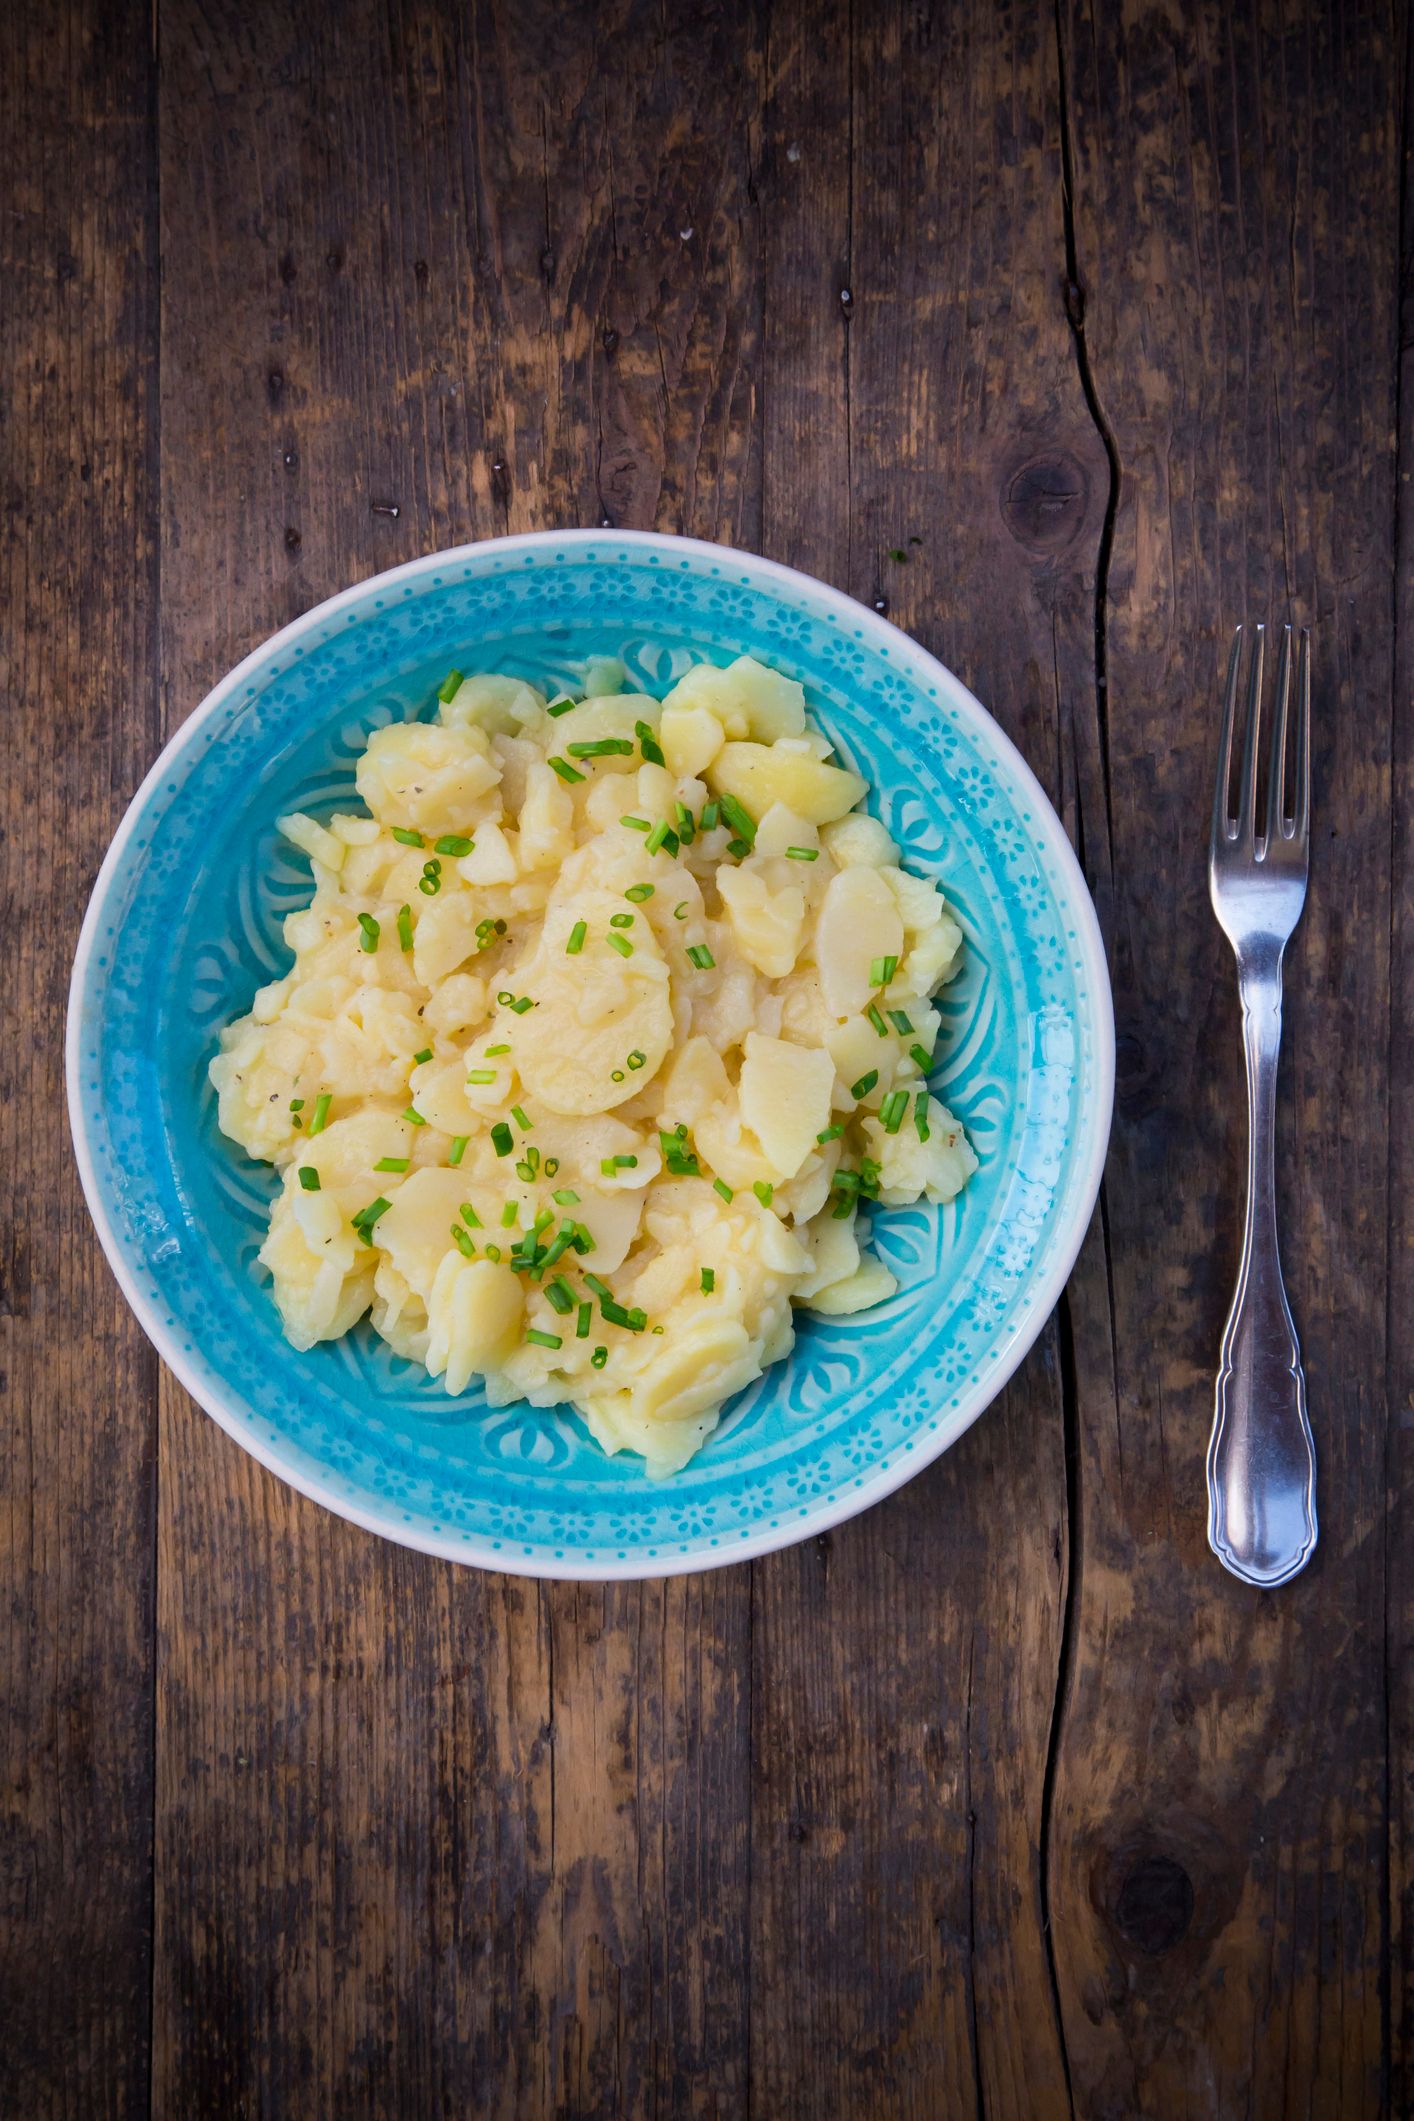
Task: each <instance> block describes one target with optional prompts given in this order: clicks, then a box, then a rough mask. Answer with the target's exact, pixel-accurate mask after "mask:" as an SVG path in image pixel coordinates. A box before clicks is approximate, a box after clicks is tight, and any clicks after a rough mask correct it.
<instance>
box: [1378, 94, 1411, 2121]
mask: <svg viewBox="0 0 1414 2121" xmlns="http://www.w3.org/2000/svg"><path fill="white" fill-rule="evenodd" d="M1405 72H1406V96H1405V104H1404V131H1403V142H1404V151H1403V153H1402V155H1401V157H1400V167H1401V169H1402V171H1403V177H1404V211H1403V217H1402V221H1401V230H1400V233H1401V239H1402V244H1401V248H1402V255H1401V257H1400V260H1399V298H1400V306H1399V390H1398V397H1397V401H1396V402H1397V404H1398V409H1399V440H1398V448H1399V460H1398V461H1399V478H1398V482H1397V485H1396V490H1395V491H1396V521H1395V581H1394V592H1395V606H1394V615H1395V644H1394V645H1395V656H1394V753H1393V759H1392V762H1391V764H1392V791H1391V798H1392V799H1391V810H1392V825H1393V831H1392V833H1391V847H1392V854H1393V876H1392V889H1391V902H1390V946H1391V956H1390V1047H1389V1053H1390V1067H1389V1077H1390V1084H1389V1087H1390V1115H1391V1124H1390V1161H1389V1172H1390V1235H1389V1263H1390V1286H1389V1438H1388V1443H1389V1448H1388V1457H1387V1462H1386V1474H1385V1488H1386V1493H1387V1495H1388V1497H1389V1521H1388V1525H1387V1528H1386V1535H1385V1556H1386V1565H1387V1567H1388V1570H1389V1581H1388V1590H1387V1593H1386V1625H1387V1634H1386V1646H1385V1709H1386V1730H1385V1738H1386V1744H1387V1746H1388V1762H1389V1874H1390V1875H1389V1917H1390V1966H1389V1975H1388V1981H1389V2013H1390V2085H1389V2107H1390V2111H1391V2113H1396V2114H1398V2113H1408V2112H1409V2111H1410V2110H1411V2109H1414V1551H1411V1541H1414V1396H1411V1388H1410V1384H1409V1378H1410V1375H1411V1357H1414V1139H1411V1136H1410V1132H1409V1129H1408V1128H1407V1127H1405V1126H1402V1125H1401V1124H1400V1123H1399V1120H1400V1116H1401V1115H1402V1113H1403V1112H1404V1110H1405V1109H1406V1108H1407V1106H1408V1101H1409V1081H1410V1066H1409V1061H1408V1058H1407V1056H1406V1053H1405V1050H1404V1047H1403V1043H1402V1040H1401V1037H1400V1033H1401V1030H1402V1028H1403V1026H1405V1025H1406V1024H1409V1023H1414V167H1412V166H1411V163H1410V157H1409V142H1410V139H1411V138H1412V137H1414V133H1411V115H1414V75H1411V74H1410V72H1409V69H1408V68H1407V67H1406V70H1405Z"/></svg>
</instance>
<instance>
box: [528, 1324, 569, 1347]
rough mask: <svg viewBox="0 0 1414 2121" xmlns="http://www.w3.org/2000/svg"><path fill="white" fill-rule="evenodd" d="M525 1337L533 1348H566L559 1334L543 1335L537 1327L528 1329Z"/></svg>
mask: <svg viewBox="0 0 1414 2121" xmlns="http://www.w3.org/2000/svg"><path fill="white" fill-rule="evenodd" d="M525 1337H526V1340H527V1341H528V1342H529V1344H530V1346H531V1347H532V1348H562V1347H563V1346H564V1342H563V1341H562V1340H561V1338H560V1336H559V1334H558V1333H542V1332H540V1331H539V1329H538V1328H537V1327H535V1326H530V1327H529V1328H528V1329H527V1331H526V1336H525Z"/></svg>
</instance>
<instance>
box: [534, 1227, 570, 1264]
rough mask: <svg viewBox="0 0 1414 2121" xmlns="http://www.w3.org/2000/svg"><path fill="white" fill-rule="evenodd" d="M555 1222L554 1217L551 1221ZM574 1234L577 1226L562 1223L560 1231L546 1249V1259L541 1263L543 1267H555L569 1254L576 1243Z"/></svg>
mask: <svg viewBox="0 0 1414 2121" xmlns="http://www.w3.org/2000/svg"><path fill="white" fill-rule="evenodd" d="M553 1220H554V1217H553V1216H552V1217H551V1221H553ZM574 1233H575V1225H574V1224H573V1223H568V1222H567V1223H561V1225H560V1227H559V1229H558V1230H557V1231H556V1232H555V1235H554V1236H553V1237H552V1238H551V1240H550V1242H549V1244H548V1245H547V1246H546V1247H545V1257H544V1259H543V1260H542V1261H541V1263H540V1264H541V1266H542V1267H553V1266H554V1264H555V1262H556V1260H557V1259H563V1257H564V1255H565V1253H566V1252H568V1250H569V1248H570V1246H571V1245H572V1244H573V1243H574Z"/></svg>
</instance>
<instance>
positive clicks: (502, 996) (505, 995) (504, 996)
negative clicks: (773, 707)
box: [496, 987, 515, 1009]
mask: <svg viewBox="0 0 1414 2121" xmlns="http://www.w3.org/2000/svg"><path fill="white" fill-rule="evenodd" d="M496 999H497V1001H498V1002H499V1003H500V1004H501V1006H502V1008H503V1009H504V1008H508V1007H509V1005H510V1004H511V1003H512V1002H513V1001H514V1000H515V996H514V995H513V994H512V992H511V990H510V988H509V987H502V989H501V991H500V993H499V994H498V995H497V996H496Z"/></svg>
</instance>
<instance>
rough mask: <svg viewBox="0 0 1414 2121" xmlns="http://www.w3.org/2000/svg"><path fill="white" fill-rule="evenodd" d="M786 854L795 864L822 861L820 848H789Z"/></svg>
mask: <svg viewBox="0 0 1414 2121" xmlns="http://www.w3.org/2000/svg"><path fill="white" fill-rule="evenodd" d="M786 853H787V854H788V855H789V856H790V859H791V860H792V861H793V862H818V861H819V859H820V850H819V848H818V847H787V849H786Z"/></svg>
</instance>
